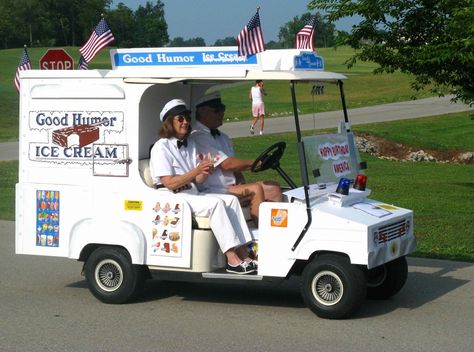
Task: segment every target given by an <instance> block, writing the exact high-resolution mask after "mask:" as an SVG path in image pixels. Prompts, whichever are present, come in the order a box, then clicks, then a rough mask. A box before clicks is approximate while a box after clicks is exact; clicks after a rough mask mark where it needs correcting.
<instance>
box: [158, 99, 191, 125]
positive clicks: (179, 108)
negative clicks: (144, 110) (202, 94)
mask: <svg viewBox="0 0 474 352" xmlns="http://www.w3.org/2000/svg"><path fill="white" fill-rule="evenodd" d="M183 112H187V113H191V111H190V110H188V107H187V106H186V103H185V101H184V100H182V99H173V100H170V101H169V102H167V103H166V104H165V106H164V107H163V109H162V110H161V112H160V120H161V121H164V120H165V119H166V118H167V117H168V116H172V115H179V114H182V113H183Z"/></svg>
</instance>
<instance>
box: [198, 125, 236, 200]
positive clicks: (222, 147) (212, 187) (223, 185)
mask: <svg viewBox="0 0 474 352" xmlns="http://www.w3.org/2000/svg"><path fill="white" fill-rule="evenodd" d="M193 126H194V128H193V131H192V132H191V137H190V138H189V139H190V140H192V141H193V142H194V143H195V144H196V148H197V152H198V158H199V155H202V156H203V157H208V155H211V157H213V158H214V160H215V161H214V166H215V167H216V168H215V169H214V172H213V173H212V175H209V176H208V178H207V180H206V181H205V182H204V183H203V184H200V185H199V186H198V187H199V190H200V191H201V192H216V193H225V192H227V188H228V187H229V186H230V185H234V184H235V176H234V173H233V172H231V171H224V170H222V168H220V167H217V166H219V165H220V164H221V163H222V162H223V161H224V160H226V159H227V158H228V157H233V156H234V155H235V153H234V148H233V147H232V142H231V140H230V138H229V136H228V135H227V134H225V133H224V132H222V131H219V132H220V135H216V136H212V135H211V132H210V130H209V128H207V127H206V126H204V125H203V124H202V123H200V122H199V121H196V122H194V123H193Z"/></svg>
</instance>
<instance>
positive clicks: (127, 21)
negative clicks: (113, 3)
mask: <svg viewBox="0 0 474 352" xmlns="http://www.w3.org/2000/svg"><path fill="white" fill-rule="evenodd" d="M107 23H108V24H109V27H110V28H111V30H112V32H113V33H114V37H115V45H117V46H119V47H122V48H130V47H132V46H133V45H134V40H135V38H134V33H135V28H136V22H135V16H134V13H133V11H132V10H131V9H130V8H128V7H127V6H125V5H124V4H123V3H122V2H120V3H119V4H118V5H117V8H116V9H115V10H112V11H109V13H108V16H107Z"/></svg>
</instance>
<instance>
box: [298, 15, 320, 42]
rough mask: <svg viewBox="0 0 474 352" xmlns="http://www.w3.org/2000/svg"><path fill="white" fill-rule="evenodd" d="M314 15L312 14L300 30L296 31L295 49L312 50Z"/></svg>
mask: <svg viewBox="0 0 474 352" xmlns="http://www.w3.org/2000/svg"><path fill="white" fill-rule="evenodd" d="M315 24H316V16H313V17H312V18H311V19H310V20H309V21H308V22H307V23H306V24H305V26H304V27H303V28H301V30H300V31H299V32H298V33H296V45H295V47H296V49H311V50H314V25H315Z"/></svg>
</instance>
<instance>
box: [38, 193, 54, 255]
mask: <svg viewBox="0 0 474 352" xmlns="http://www.w3.org/2000/svg"><path fill="white" fill-rule="evenodd" d="M59 197H60V194H59V191H42V190H37V191H36V245H37V246H40V247H58V246H59V212H60V211H59Z"/></svg>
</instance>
